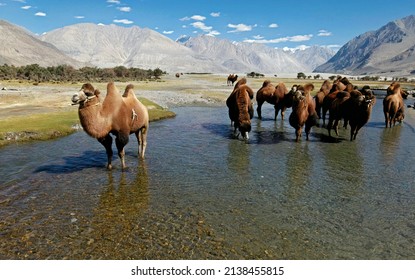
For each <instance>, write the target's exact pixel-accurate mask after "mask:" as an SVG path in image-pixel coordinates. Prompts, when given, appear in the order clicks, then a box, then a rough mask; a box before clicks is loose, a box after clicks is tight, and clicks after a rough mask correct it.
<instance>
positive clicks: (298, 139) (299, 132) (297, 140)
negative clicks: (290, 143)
mask: <svg viewBox="0 0 415 280" xmlns="http://www.w3.org/2000/svg"><path fill="white" fill-rule="evenodd" d="M295 136H296V137H295V142H299V141H300V138H301V127H300V128H298V129H297V130H296V131H295Z"/></svg>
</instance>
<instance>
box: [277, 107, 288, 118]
mask: <svg viewBox="0 0 415 280" xmlns="http://www.w3.org/2000/svg"><path fill="white" fill-rule="evenodd" d="M285 109H287V108H286V107H282V108H281V120H284V116H285ZM275 119H277V116H276V115H275Z"/></svg>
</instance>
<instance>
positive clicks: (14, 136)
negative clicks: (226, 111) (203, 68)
mask: <svg viewBox="0 0 415 280" xmlns="http://www.w3.org/2000/svg"><path fill="white" fill-rule="evenodd" d="M265 79H269V80H271V81H272V82H273V83H275V84H277V83H278V82H284V83H285V84H286V86H287V87H291V86H292V85H293V84H304V83H307V82H311V83H313V84H314V86H315V90H314V93H315V92H317V90H318V89H319V88H320V86H321V84H322V83H323V81H324V80H298V79H295V78H277V77H261V78H248V85H249V86H250V87H251V88H252V89H253V90H254V91H255V92H256V91H257V90H258V89H259V88H260V87H261V86H262V83H263V81H264V80H265ZM129 83H132V84H133V85H134V90H135V93H136V95H137V97H138V98H139V99H140V100H141V101H142V102H143V103H144V104H145V105H146V106H147V108H148V109H149V114H150V120H151V121H157V120H160V119H165V118H171V117H174V113H173V112H172V111H171V110H170V109H171V108H174V107H180V106H225V105H224V104H225V101H226V98H227V97H228V96H229V94H230V92H231V91H232V89H233V87H232V86H228V85H227V77H226V76H225V75H213V74H207V75H204V74H185V75H181V76H180V77H179V78H177V77H175V76H174V75H166V76H163V77H162V79H161V80H157V81H135V82H128V83H127V82H125V83H122V82H117V83H116V86H117V88H118V90H119V91H120V92H123V90H124V88H125V86H126V85H127V84H129ZM353 83H356V85H357V86H359V87H360V86H363V85H365V84H369V85H370V86H371V87H372V88H386V87H387V86H388V85H389V84H390V82H363V81H353ZM81 86H82V84H81V83H73V84H69V83H66V84H58V83H41V84H37V85H33V84H31V83H29V82H20V81H2V82H0V89H1V90H0V119H1V122H0V147H1V146H4V145H7V144H10V143H16V142H23V141H29V140H47V139H53V138H56V137H61V136H65V135H68V134H70V133H73V132H74V131H77V130H79V129H81V127H80V125H79V119H78V114H77V106H71V101H70V99H71V97H72V95H73V94H74V93H76V92H77V91H79V89H80V88H81ZM94 86H95V87H96V88H98V89H99V90H100V91H101V94H102V95H105V92H106V83H94ZM411 86H412V87H413V85H411Z"/></svg>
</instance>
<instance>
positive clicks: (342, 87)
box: [321, 77, 353, 127]
mask: <svg viewBox="0 0 415 280" xmlns="http://www.w3.org/2000/svg"><path fill="white" fill-rule="evenodd" d="M352 90H353V85H352V84H351V83H350V82H349V80H348V79H347V78H346V77H345V78H342V77H338V78H337V80H336V81H334V82H333V86H332V87H331V90H330V92H329V94H327V95H326V96H325V97H324V99H323V105H322V116H321V117H322V119H323V127H324V126H325V125H326V113H327V111H328V110H329V109H330V107H331V103H332V102H333V101H334V100H335V99H336V96H337V94H338V93H339V92H341V91H346V92H348V93H350V92H351V91H352Z"/></svg>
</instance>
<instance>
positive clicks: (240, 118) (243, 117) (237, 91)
mask: <svg viewBox="0 0 415 280" xmlns="http://www.w3.org/2000/svg"><path fill="white" fill-rule="evenodd" d="M253 97H254V92H253V90H252V89H251V88H250V87H249V86H248V85H246V79H245V78H242V79H240V80H239V81H238V82H237V83H236V85H235V87H234V89H233V91H232V93H231V94H230V95H229V97H228V99H227V100H226V106H228V108H229V118H230V119H231V123H232V122H233V124H234V128H235V129H234V134H235V135H236V136H238V134H237V133H236V131H237V130H238V129H239V132H240V133H241V135H242V137H243V138H244V139H245V140H248V139H249V136H248V133H249V132H250V131H251V119H252V118H253V116H254V109H253V106H252V101H251V99H252V98H253Z"/></svg>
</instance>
